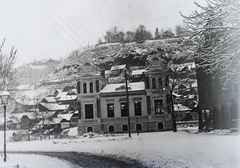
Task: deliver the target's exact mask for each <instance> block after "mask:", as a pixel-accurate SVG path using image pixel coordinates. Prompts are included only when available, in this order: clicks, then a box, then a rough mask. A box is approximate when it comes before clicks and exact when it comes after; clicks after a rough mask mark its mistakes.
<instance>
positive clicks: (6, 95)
mask: <svg viewBox="0 0 240 168" xmlns="http://www.w3.org/2000/svg"><path fill="white" fill-rule="evenodd" d="M9 96H10V94H9V92H8V91H6V90H4V91H3V92H2V93H1V94H0V99H1V104H2V105H3V107H4V158H3V161H4V162H6V109H7V108H6V105H7V104H8V98H9Z"/></svg>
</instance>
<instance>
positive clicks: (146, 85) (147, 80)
mask: <svg viewBox="0 0 240 168" xmlns="http://www.w3.org/2000/svg"><path fill="white" fill-rule="evenodd" d="M145 88H146V89H149V77H146V78H145Z"/></svg>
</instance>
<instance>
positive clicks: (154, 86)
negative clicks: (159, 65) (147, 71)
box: [152, 78, 156, 89]
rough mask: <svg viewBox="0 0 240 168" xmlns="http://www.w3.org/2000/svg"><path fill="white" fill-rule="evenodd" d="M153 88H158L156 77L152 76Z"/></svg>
mask: <svg viewBox="0 0 240 168" xmlns="http://www.w3.org/2000/svg"><path fill="white" fill-rule="evenodd" d="M152 88H153V89H156V79H155V78H152Z"/></svg>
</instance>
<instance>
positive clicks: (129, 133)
mask: <svg viewBox="0 0 240 168" xmlns="http://www.w3.org/2000/svg"><path fill="white" fill-rule="evenodd" d="M125 85H126V97H127V115H128V135H129V138H131V123H130V113H129V95H128V84H127V69H125Z"/></svg>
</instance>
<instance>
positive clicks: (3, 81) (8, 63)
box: [0, 39, 21, 91]
mask: <svg viewBox="0 0 240 168" xmlns="http://www.w3.org/2000/svg"><path fill="white" fill-rule="evenodd" d="M4 43H5V39H4V40H3V42H2V44H1V46H0V91H2V90H5V89H6V90H9V91H11V90H13V89H14V87H16V85H17V84H18V81H19V77H20V72H21V71H20V69H19V68H16V67H14V64H15V61H16V53H17V50H16V49H14V47H12V49H11V51H10V54H9V55H6V54H3V53H2V48H3V46H4Z"/></svg>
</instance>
